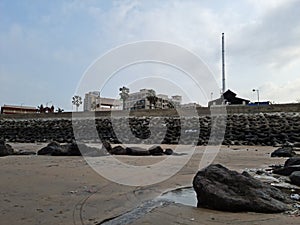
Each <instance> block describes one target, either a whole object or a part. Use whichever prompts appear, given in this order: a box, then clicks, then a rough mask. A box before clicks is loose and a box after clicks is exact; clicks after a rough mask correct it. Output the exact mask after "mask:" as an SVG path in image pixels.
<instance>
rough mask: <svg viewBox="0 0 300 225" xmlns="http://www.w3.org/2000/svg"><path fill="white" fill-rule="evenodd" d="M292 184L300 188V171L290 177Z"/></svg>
mask: <svg viewBox="0 0 300 225" xmlns="http://www.w3.org/2000/svg"><path fill="white" fill-rule="evenodd" d="M290 180H291V183H292V184H295V185H298V186H300V171H295V172H293V173H292V174H291V175H290Z"/></svg>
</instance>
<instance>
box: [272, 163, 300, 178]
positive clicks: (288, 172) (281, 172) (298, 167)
mask: <svg viewBox="0 0 300 225" xmlns="http://www.w3.org/2000/svg"><path fill="white" fill-rule="evenodd" d="M294 171H300V165H292V166H287V167H282V168H279V169H274V170H273V173H274V174H279V175H283V176H289V175H291V174H292V173H293V172H294Z"/></svg>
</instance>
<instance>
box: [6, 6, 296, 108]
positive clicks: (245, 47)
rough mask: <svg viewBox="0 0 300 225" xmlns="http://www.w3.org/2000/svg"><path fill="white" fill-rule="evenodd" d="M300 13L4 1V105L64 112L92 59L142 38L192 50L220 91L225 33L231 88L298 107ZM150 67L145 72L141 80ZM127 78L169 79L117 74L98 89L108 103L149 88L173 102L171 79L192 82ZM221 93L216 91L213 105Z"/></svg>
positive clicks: (288, 8) (285, 9) (249, 8)
mask: <svg viewBox="0 0 300 225" xmlns="http://www.w3.org/2000/svg"><path fill="white" fill-rule="evenodd" d="M299 12H300V1H297V0H264V1H261V0H240V1H236V0H235V1H233V0H222V1H220V0H206V1H205V0H203V1H200V0H199V1H189V0H186V1H179V0H172V1H161V0H157V1H146V0H145V1H126V0H124V1H105V0H103V1H101V0H98V1H96V0H95V1H92V0H87V1H79V0H78V1H77V0H74V1H60V0H52V1H38V0H27V1H25V0H19V1H18V0H13V1H12V0H0V83H1V86H0V104H1V105H3V104H16V105H20V104H24V105H31V106H37V105H40V104H44V105H46V104H47V102H48V104H54V105H55V106H56V107H62V108H64V109H66V110H70V109H71V108H72V105H71V97H72V96H73V95H74V94H76V92H77V87H78V86H79V84H80V81H81V80H82V77H83V75H84V72H85V71H86V70H87V68H88V67H89V66H90V65H91V64H92V63H93V62H94V61H95V60H96V59H97V58H99V57H100V56H101V55H103V54H105V53H106V52H108V51H109V50H111V49H113V48H115V47H117V46H119V45H124V44H126V43H131V42H136V41H143V40H157V41H164V42H169V43H172V44H176V45H179V46H182V47H183V48H186V49H188V50H190V51H192V52H194V53H195V54H196V55H198V56H199V57H200V58H201V59H202V60H203V62H204V63H206V65H207V66H208V67H209V68H210V70H211V71H212V74H213V76H214V78H215V79H216V81H217V84H218V85H219V87H220V89H221V33H222V32H224V33H225V40H226V78H227V83H226V86H227V88H229V89H231V90H233V91H235V92H236V93H237V94H238V95H239V96H240V97H244V98H248V99H250V100H252V101H255V100H256V93H254V92H252V89H259V91H260V97H261V100H270V101H272V102H273V101H274V102H276V103H285V102H296V100H297V99H300V76H299V75H300V74H299V72H300V13H299ZM148 66H149V65H148ZM146 69H147V71H148V74H143V73H145V71H146ZM129 71H130V69H129ZM133 71H134V72H135V73H138V72H139V74H134V76H140V75H141V74H142V76H141V77H145V76H157V75H158V74H160V75H161V74H164V75H165V76H166V77H167V78H166V77H165V78H164V79H162V80H169V81H170V82H169V83H168V82H166V83H164V82H153V83H151V81H149V80H147V79H146V82H141V79H139V80H138V82H136V83H135V84H134V85H132V82H133V80H132V77H131V78H130V79H129V78H128V77H127V78H128V79H127V78H126V72H124V74H125V75H121V73H119V74H117V75H116V76H115V78H114V79H115V80H116V82H111V83H107V84H106V85H104V84H97V85H98V86H99V89H101V88H102V89H103V90H104V92H103V95H105V97H117V96H118V88H119V86H120V85H122V84H124V85H128V86H130V87H132V88H133V90H132V91H136V90H138V89H139V88H155V89H157V92H158V93H163V94H169V95H172V94H177V93H176V92H179V91H178V90H177V89H176V88H174V89H172V87H171V86H172V85H173V86H174V82H173V83H172V81H173V78H172V73H174V74H176V73H177V75H176V76H179V77H181V78H182V79H183V80H182V81H184V80H185V81H188V79H184V75H182V76H181V75H180V74H179V72H178V71H174V68H171V69H170V68H169V69H166V68H162V67H161V68H159V67H157V66H156V67H155V68H154V69H151V70H149V68H148V67H147V68H146V67H145V68H144V69H143V71H140V70H139V68H136V69H135V70H132V71H130V73H131V74H132V73H133ZM152 72H153V74H152ZM127 74H129V73H127ZM168 74H169V75H168ZM99 76H102V74H99ZM103 76H106V75H103ZM117 76H119V79H116V78H117ZM122 76H123V77H122ZM168 76H169V77H168ZM174 76H175V75H174ZM111 80H112V81H113V79H111ZM158 83H159V84H158ZM170 83H172V85H170ZM175 83H176V82H175ZM180 83H181V82H180ZM182 83H184V82H182ZM162 84H165V86H164V85H162ZM103 85H104V86H103ZM187 85H188V84H187ZM190 85H191V86H192V84H190ZM98 86H97V87H98ZM175 86H176V85H175ZM175 86H174V87H175ZM164 87H165V89H164ZM183 89H184V90H183V92H189V91H190V98H189V99H188V100H187V99H185V100H186V101H193V102H198V103H200V104H206V103H205V102H203V99H200V97H199V96H200V94H199V93H197V91H196V90H195V91H193V90H187V88H186V86H184V84H183ZM91 91H93V90H91ZM178 94H182V93H178ZM218 95H219V93H213V97H214V98H216V97H218ZM209 98H210V97H209ZM50 102H51V103H50Z"/></svg>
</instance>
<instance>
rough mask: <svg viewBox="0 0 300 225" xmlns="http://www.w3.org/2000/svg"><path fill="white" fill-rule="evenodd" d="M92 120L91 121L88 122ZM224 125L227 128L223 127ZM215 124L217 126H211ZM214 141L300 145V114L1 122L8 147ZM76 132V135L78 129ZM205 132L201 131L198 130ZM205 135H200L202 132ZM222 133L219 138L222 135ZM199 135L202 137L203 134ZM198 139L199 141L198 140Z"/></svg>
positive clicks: (52, 119)
mask: <svg viewBox="0 0 300 225" xmlns="http://www.w3.org/2000/svg"><path fill="white" fill-rule="evenodd" d="M89 118H90V119H89ZM222 120H224V121H225V122H226V123H223V122H222ZM212 122H213V123H212ZM211 124H214V127H215V128H216V129H214V130H215V132H217V134H216V133H214V135H217V136H218V137H219V138H220V137H221V136H222V129H225V126H226V132H225V135H224V140H223V144H224V145H233V144H235V145H276V144H283V143H285V142H291V143H295V142H300V113H298V112H288V113H257V114H252V113H251V114H228V115H227V117H226V116H220V117H217V118H213V119H212V117H211V116H210V115H200V116H199V118H195V117H178V116H176V115H174V116H147V117H146V116H139V117H136V116H132V115H131V116H129V117H123V116H120V117H114V118H113V119H112V118H111V117H109V116H101V117H96V119H94V118H92V119H91V117H88V116H87V114H85V116H84V117H83V116H82V117H81V118H79V119H78V118H77V119H76V120H73V121H72V119H71V118H68V117H66V118H60V119H58V118H56V117H53V118H49V117H48V118H42V117H40V118H29V119H26V118H23V119H20V118H19V119H16V118H9V117H7V118H0V139H4V140H6V141H9V142H49V141H58V142H68V143H69V142H72V141H73V140H74V133H75V134H76V137H77V138H76V139H77V140H78V139H80V141H92V142H93V141H96V140H97V139H99V137H100V138H101V139H102V140H107V141H109V142H111V143H145V144H160V143H163V144H178V143H179V144H191V143H197V144H198V145H206V144H207V143H208V141H209V140H211V138H210V135H211V128H212V126H211ZM74 127H75V128H76V132H74V131H73V128H74ZM199 128H200V129H199ZM199 131H200V132H199ZM219 131H220V133H219V134H218V132H219ZM198 132H199V133H198ZM195 135H197V136H196V137H195Z"/></svg>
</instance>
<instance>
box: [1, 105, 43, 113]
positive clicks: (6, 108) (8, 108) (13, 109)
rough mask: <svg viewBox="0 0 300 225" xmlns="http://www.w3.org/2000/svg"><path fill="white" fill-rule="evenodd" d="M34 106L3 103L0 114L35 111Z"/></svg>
mask: <svg viewBox="0 0 300 225" xmlns="http://www.w3.org/2000/svg"><path fill="white" fill-rule="evenodd" d="M37 111H38V110H37V108H36V107H31V106H17V105H3V106H2V107H1V114H27V113H37Z"/></svg>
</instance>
